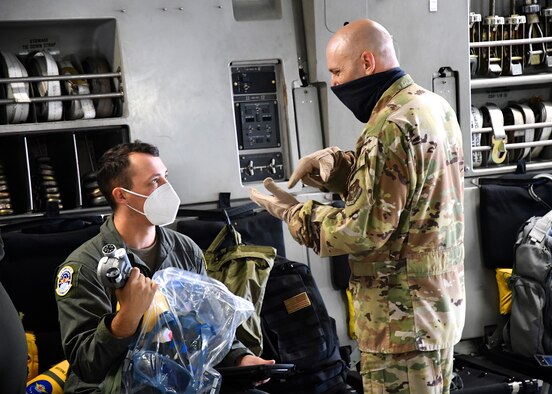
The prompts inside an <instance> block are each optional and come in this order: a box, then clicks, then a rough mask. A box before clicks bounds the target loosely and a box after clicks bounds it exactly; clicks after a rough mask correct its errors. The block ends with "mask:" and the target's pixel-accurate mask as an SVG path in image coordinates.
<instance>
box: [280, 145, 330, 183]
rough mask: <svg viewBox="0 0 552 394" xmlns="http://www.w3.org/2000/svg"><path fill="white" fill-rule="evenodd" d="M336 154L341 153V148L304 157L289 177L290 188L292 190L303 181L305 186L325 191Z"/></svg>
mask: <svg viewBox="0 0 552 394" xmlns="http://www.w3.org/2000/svg"><path fill="white" fill-rule="evenodd" d="M336 152H339V148H338V147H336V146H332V147H329V148H326V149H322V150H319V151H316V152H314V153H311V154H310V155H307V156H305V157H303V158H302V159H301V160H299V162H298V163H297V168H295V171H293V174H291V176H290V177H289V181H288V188H290V189H291V188H292V187H293V186H295V185H296V184H297V182H299V180H302V181H303V183H304V184H305V185H308V186H313V187H317V188H319V189H323V188H324V185H325V183H326V182H327V181H328V179H329V177H330V173H331V172H332V169H333V168H334V165H335V158H334V153H336Z"/></svg>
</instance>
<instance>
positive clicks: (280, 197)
mask: <svg viewBox="0 0 552 394" xmlns="http://www.w3.org/2000/svg"><path fill="white" fill-rule="evenodd" d="M263 185H264V187H265V188H266V190H268V191H269V192H271V193H272V194H273V195H272V196H269V195H266V194H263V193H260V192H259V191H258V190H257V189H255V188H251V191H250V194H249V197H250V198H251V200H253V201H254V202H255V203H256V204H257V205H259V206H261V207H263V208H265V209H266V210H267V211H268V212H269V213H270V214H271V215H272V216H275V217H277V218H278V219H280V220H284V221H286V222H287V221H288V219H289V214H290V213H291V209H292V208H293V207H294V206H296V205H297V204H299V201H297V199H296V198H295V197H293V196H292V195H291V194H289V193H288V192H286V191H284V190H282V189H280V188H279V187H278V186H276V184H275V183H274V181H273V180H272V178H266V179H265V180H264V181H263Z"/></svg>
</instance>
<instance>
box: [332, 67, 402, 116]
mask: <svg viewBox="0 0 552 394" xmlns="http://www.w3.org/2000/svg"><path fill="white" fill-rule="evenodd" d="M405 74H406V73H405V72H404V71H403V70H402V69H401V68H400V67H395V68H392V69H390V70H387V71H384V72H381V73H377V74H373V75H368V76H366V77H362V78H359V79H355V80H354V81H350V82H346V83H344V84H341V85H337V86H332V91H333V92H334V93H335V95H336V96H337V98H338V99H339V100H341V102H342V103H343V104H345V106H346V107H347V108H349V109H350V110H351V112H352V113H353V114H354V115H355V116H356V118H357V119H358V120H360V121H361V122H362V123H366V122H368V119H370V115H371V114H372V110H373V109H374V107H375V106H376V103H377V102H378V100H379V99H380V97H381V96H382V94H383V93H384V92H385V91H386V90H387V88H389V86H391V84H392V83H393V82H395V81H396V80H397V79H399V78H400V77H402V76H403V75H405Z"/></svg>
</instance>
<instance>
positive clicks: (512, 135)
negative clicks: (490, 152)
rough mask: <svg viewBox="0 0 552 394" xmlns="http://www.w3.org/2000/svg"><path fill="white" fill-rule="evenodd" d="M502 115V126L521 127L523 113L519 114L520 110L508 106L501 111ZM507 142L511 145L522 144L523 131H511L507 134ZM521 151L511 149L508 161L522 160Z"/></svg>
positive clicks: (523, 138)
mask: <svg viewBox="0 0 552 394" xmlns="http://www.w3.org/2000/svg"><path fill="white" fill-rule="evenodd" d="M502 113H503V115H504V125H506V126H511V125H516V126H520V125H523V113H522V112H521V109H520V108H518V107H516V106H513V105H510V106H508V107H505V108H504V109H503V110H502ZM508 141H509V142H511V143H516V142H524V141H525V135H524V132H523V130H512V131H509V132H508ZM523 153H524V151H523V149H511V150H510V152H509V154H510V161H517V160H519V159H521V158H523Z"/></svg>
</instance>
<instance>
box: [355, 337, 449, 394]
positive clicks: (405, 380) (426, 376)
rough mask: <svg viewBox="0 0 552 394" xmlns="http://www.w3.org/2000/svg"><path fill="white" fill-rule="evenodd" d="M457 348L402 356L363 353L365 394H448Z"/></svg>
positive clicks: (416, 352) (403, 354) (362, 365)
mask: <svg viewBox="0 0 552 394" xmlns="http://www.w3.org/2000/svg"><path fill="white" fill-rule="evenodd" d="M453 351H454V348H452V347H450V348H446V349H441V350H434V351H428V352H418V351H415V352H409V353H399V354H379V353H364V352H363V353H361V361H360V365H361V371H360V373H361V375H362V384H363V386H364V394H387V393H393V394H441V393H443V394H448V393H449V389H450V383H451V379H452V362H453Z"/></svg>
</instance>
